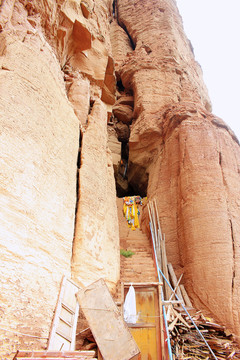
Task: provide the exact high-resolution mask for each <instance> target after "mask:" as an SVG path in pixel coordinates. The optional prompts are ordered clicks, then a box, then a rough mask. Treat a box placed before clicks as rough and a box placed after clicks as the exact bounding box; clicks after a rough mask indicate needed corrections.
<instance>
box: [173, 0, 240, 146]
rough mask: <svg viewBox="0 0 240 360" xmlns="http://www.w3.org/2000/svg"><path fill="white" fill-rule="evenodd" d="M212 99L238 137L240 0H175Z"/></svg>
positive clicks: (215, 110) (239, 124)
mask: <svg viewBox="0 0 240 360" xmlns="http://www.w3.org/2000/svg"><path fill="white" fill-rule="evenodd" d="M177 4H178V9H179V11H180V14H181V16H182V18H183V25H184V29H185V33H186V34H187V37H188V38H189V39H190V41H191V43H192V45H193V48H194V53H195V58H196V60H197V61H198V62H199V63H200V65H201V67H202V69H203V78H204V81H205V84H206V86H207V88H208V91H209V96H210V99H211V101H212V106H213V113H214V114H215V115H217V116H219V117H220V118H222V119H223V120H224V121H225V122H226V123H227V124H228V125H229V126H230V127H231V129H232V130H233V131H234V132H235V134H236V135H237V137H238V139H239V140H240V109H239V108H238V107H239V105H240V90H239V87H240V0H227V1H226V0H177Z"/></svg>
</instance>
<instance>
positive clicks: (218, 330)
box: [169, 310, 240, 360]
mask: <svg viewBox="0 0 240 360" xmlns="http://www.w3.org/2000/svg"><path fill="white" fill-rule="evenodd" d="M174 311H175V316H177V314H180V316H181V317H180V318H178V320H177V321H176V322H175V324H174V326H171V324H173V322H171V323H170V324H169V327H171V328H170V329H169V330H170V331H169V332H170V338H171V346H172V352H173V359H174V360H175V359H179V360H187V359H213V356H212V355H211V353H210V351H209V349H208V348H207V346H206V344H205V343H204V341H203V340H202V338H201V337H200V335H199V334H198V332H197V330H196V328H195V327H194V326H193V324H192V322H191V320H190V319H189V317H188V316H186V314H184V313H181V312H179V311H177V310H174ZM192 318H193V320H194V322H195V323H196V325H197V327H198V329H199V330H200V331H201V333H202V334H203V335H204V338H205V340H206V341H207V342H208V344H209V346H210V347H211V349H212V350H213V352H214V354H215V356H216V358H217V359H218V360H224V359H240V349H239V348H238V347H237V344H236V343H235V342H234V340H233V338H232V335H231V334H230V333H229V332H228V331H227V330H225V329H224V327H223V326H221V325H218V324H215V323H213V322H212V320H211V319H208V318H205V317H204V316H203V314H202V313H201V312H196V313H195V315H193V316H192ZM182 320H183V321H182Z"/></svg>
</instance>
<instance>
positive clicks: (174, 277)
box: [167, 263, 184, 303]
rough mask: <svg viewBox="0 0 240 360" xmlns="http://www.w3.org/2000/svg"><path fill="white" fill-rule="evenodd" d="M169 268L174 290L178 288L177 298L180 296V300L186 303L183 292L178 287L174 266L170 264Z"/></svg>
mask: <svg viewBox="0 0 240 360" xmlns="http://www.w3.org/2000/svg"><path fill="white" fill-rule="evenodd" d="M167 267H168V271H169V274H170V276H171V280H172V284H173V286H174V288H177V289H176V293H177V296H178V298H179V300H181V301H182V302H183V303H184V301H183V297H182V294H181V290H180V289H179V287H178V286H177V283H178V281H177V277H176V275H175V272H174V270H173V266H172V264H170V263H169V264H167Z"/></svg>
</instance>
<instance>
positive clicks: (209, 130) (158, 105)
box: [113, 0, 240, 335]
mask: <svg viewBox="0 0 240 360" xmlns="http://www.w3.org/2000/svg"><path fill="white" fill-rule="evenodd" d="M117 5H118V7H117V16H118V23H119V25H120V26H121V27H122V28H123V29H125V30H126V32H127V34H128V35H129V37H130V39H131V42H132V43H133V44H134V47H135V50H134V51H133V52H131V53H128V54H127V55H126V58H125V61H122V59H120V60H121V61H122V63H121V64H122V65H121V69H119V70H118V71H119V73H120V76H121V80H122V83H123V86H124V87H125V88H127V89H132V90H133V92H134V119H133V122H132V126H131V134H130V140H129V150H130V153H129V160H130V162H131V164H132V165H131V166H132V170H131V168H130V167H129V173H130V175H131V176H132V174H133V177H134V176H135V175H134V173H136V168H137V167H140V166H141V167H145V171H146V173H148V175H149V180H148V183H147V182H146V180H145V183H143V184H142V185H143V186H144V185H145V186H147V185H148V197H149V198H153V197H156V198H157V201H158V206H159V212H160V217H161V223H162V228H163V231H164V232H165V233H166V241H167V254H168V259H169V261H170V262H172V263H173V264H174V266H175V269H176V270H179V272H180V271H181V272H182V271H183V272H184V278H185V283H186V285H187V288H188V291H189V292H190V294H191V296H192V298H193V299H194V302H195V304H196V305H197V306H200V307H206V308H207V309H208V310H210V311H211V312H212V313H213V314H214V316H215V317H216V318H217V319H218V320H219V321H222V322H223V323H224V324H225V325H226V326H228V327H230V328H231V329H232V330H233V331H234V332H235V334H238V335H240V330H239V317H240V314H239V308H240V306H239V305H240V304H239V291H240V274H239V271H238V267H237V265H236V264H237V263H238V262H239V256H240V248H239V244H238V243H237V239H236V234H237V233H238V232H239V226H240V220H239V218H240V213H239V212H240V211H239V209H240V207H239V204H240V186H239V169H240V151H239V144H238V141H237V139H236V137H235V135H234V134H233V133H232V131H231V130H230V129H229V128H228V127H227V125H226V124H224V123H223V122H222V121H221V120H220V119H218V118H216V117H214V116H213V115H212V114H211V113H210V112H209V111H210V110H211V105H210V101H209V99H208V95H207V91H206V88H205V85H204V83H203V80H202V74H201V69H200V67H199V65H198V64H197V63H196V62H195V60H194V55H193V51H192V47H191V44H190V42H189V41H188V40H187V38H186V36H185V35H184V32H183V28H182V22H181V18H180V15H179V13H178V10H177V7H176V3H175V1H173V0H161V1H159V0H158V1H152V0H151V1H150V0H146V1H142V0H137V1H133V0H118V2H117ZM136 19H137V21H136ZM113 46H115V45H114V39H113ZM115 54H116V52H115ZM116 61H118V58H117V59H116ZM131 171H132V174H131ZM136 176H138V175H137V173H136ZM137 180H138V181H141V179H137ZM145 216H146V215H145Z"/></svg>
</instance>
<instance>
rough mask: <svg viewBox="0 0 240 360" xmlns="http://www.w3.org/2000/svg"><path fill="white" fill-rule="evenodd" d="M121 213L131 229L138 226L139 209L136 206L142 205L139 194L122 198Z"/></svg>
mask: <svg viewBox="0 0 240 360" xmlns="http://www.w3.org/2000/svg"><path fill="white" fill-rule="evenodd" d="M123 200H124V202H123V214H124V217H125V218H126V220H127V222H128V226H129V227H130V228H131V229H132V230H136V228H139V219H138V216H139V215H140V211H139V208H138V206H139V205H142V198H141V197H140V196H125V198H124V199H123Z"/></svg>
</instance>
